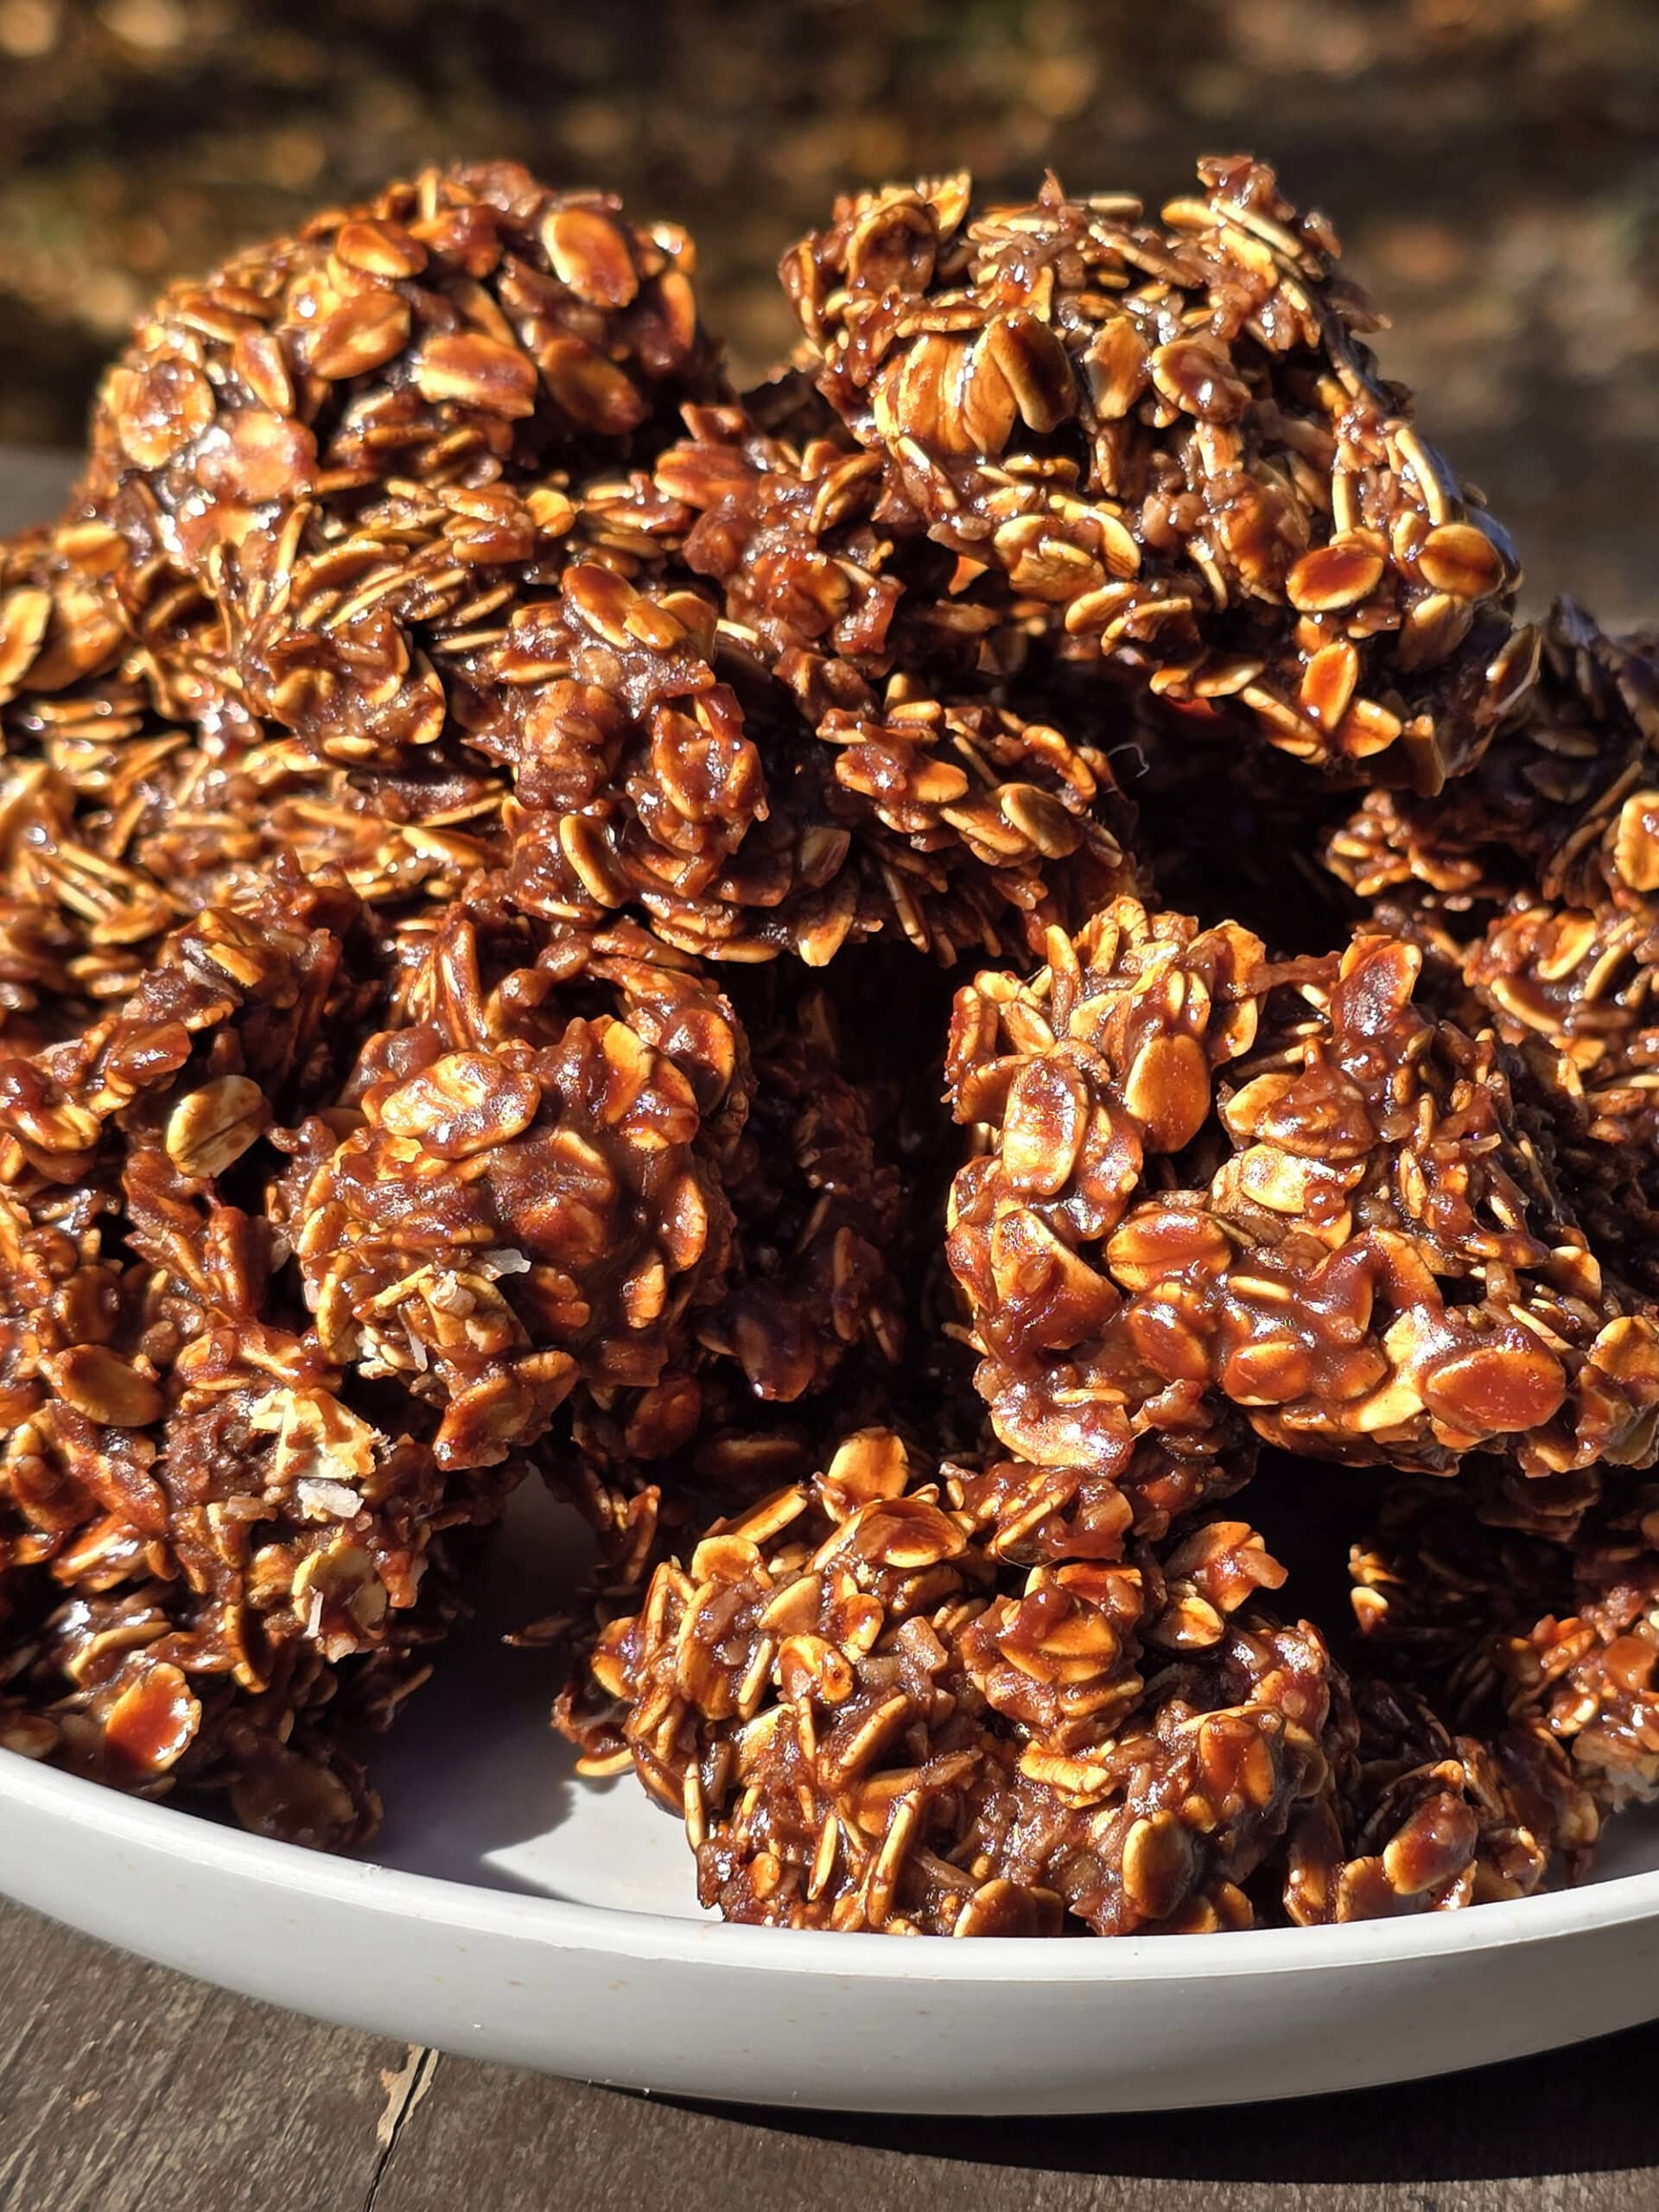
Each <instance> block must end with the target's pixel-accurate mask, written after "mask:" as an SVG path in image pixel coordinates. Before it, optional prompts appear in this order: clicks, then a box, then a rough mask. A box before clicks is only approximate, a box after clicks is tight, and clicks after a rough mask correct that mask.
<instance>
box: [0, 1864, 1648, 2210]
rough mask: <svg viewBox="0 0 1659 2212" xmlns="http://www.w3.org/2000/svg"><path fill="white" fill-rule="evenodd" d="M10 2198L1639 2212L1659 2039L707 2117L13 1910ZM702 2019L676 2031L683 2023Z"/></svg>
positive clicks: (38, 2202) (173, 2203) (290, 2206)
mask: <svg viewBox="0 0 1659 2212" xmlns="http://www.w3.org/2000/svg"><path fill="white" fill-rule="evenodd" d="M0 1988H3V1990H4V1992H5V2001H4V2003H3V2005H0V2212H544V2208H562V2207H567V2206H568V2207H571V2208H580V2212H657V2208H658V2206H667V2205H672V2206H673V2207H674V2208H675V2212H703V2208H705V2207H706V2208H709V2212H714V2208H716V2207H718V2208H721V2212H727V2208H730V2209H731V2212H747V2209H748V2208H750V2207H753V2208H754V2212H793V2208H795V2207H797V2206H799V2207H802V2208H808V2209H810V2212H816V2208H817V2207H818V2206H821V2205H823V2206H829V2205H834V2206H836V2207H841V2206H844V2205H854V2206H859V2207H861V2208H862V2209H863V2212H933V2208H934V2207H938V2208H939V2212H946V2208H949V2212H961V2207H962V2206H963V2204H964V2203H966V2204H971V2205H972V2206H973V2208H974V2212H1128V2208H1130V2207H1134V2208H1136V2212H1140V2208H1146V2209H1147V2212H1177V2208H1179V2212H1268V2208H1269V2207H1273V2208H1275V2212H1276V2208H1281V2207H1288V2208H1293V2212H1499V2208H1503V2212H1546V2208H1548V2212H1651V2207H1652V2206H1653V2205H1654V2204H1655V2202H1659V2171H1656V2169H1659V2107H1656V2101H1655V2100H1654V2098H1653V2096H1652V2094H1651V2083H1652V2082H1653V2081H1654V2079H1655V2076H1656V2068H1659V2026H1656V2027H1653V2028H1648V2029H1643V2030H1639V2031H1636V2032H1635V2033H1633V2034H1630V2035H1627V2036H1620V2037H1612V2038H1610V2039H1609V2040H1608V2041H1606V2042H1605V2043H1602V2044H1593V2045H1590V2046H1587V2047H1586V2048H1584V2049H1582V2050H1578V2051H1574V2052H1568V2053H1564V2054H1562V2055H1560V2056H1556V2057H1551V2058H1540V2059H1529V2060H1525V2061H1522V2063H1519V2064H1517V2065H1514V2066H1508V2067H1501V2068H1493V2069H1487V2070H1485V2071H1484V2072H1482V2073H1478V2074H1473V2075H1464V2076H1462V2077H1459V2078H1453V2079H1449V2080H1446V2081H1441V2082H1430V2083H1423V2084H1419V2085H1416V2086H1414V2087H1409V2088H1402V2089H1387V2090H1375V2091H1367V2092H1363V2093H1360V2094H1354V2095H1351V2096H1344V2097H1333V2098H1325V2099H1321V2100H1319V2101H1310V2102H1307V2103H1300V2104H1281V2105H1264V2106H1260V2107H1255V2108H1254V2109H1248V2108H1243V2109H1241V2108H1235V2109H1228V2110H1219V2111H1214V2112H1208V2113H1185V2114H1173V2115H1166V2116H1164V2117H1161V2118H1160V2117H1158V2116H1155V2115H1154V2116H1137V2115H1128V2116H1122V2117H1116V2118H1102V2119H1083V2120H1033V2121H1022V2120H968V2121H960V2120H952V2121H944V2120H938V2121H934V2120H925V2119H914V2120H900V2119H892V2118H864V2117H860V2116H857V2115H847V2116H839V2115H836V2114H827V2113H772V2112H759V2111H750V2110H747V2109H744V2108H741V2107H698V2106H694V2105H689V2104H681V2103H675V2102H666V2101H658V2100H652V2099H649V2098H639V2097H628V2096H623V2095H620V2094H617V2093H615V2092H614V2091H611V2090H606V2089H596V2088H588V2087H585V2086H583V2085H582V2084H579V2083H572V2082H556V2081H551V2080H548V2079H546V2078H543V2077H542V2076H539V2075H528V2074H522V2073H517V2072H514V2071H512V2070H511V2069H507V2068H505V2067H488V2066H480V2065H476V2064H474V2063H471V2062H467V2061H462V2060H458V2059H453V2058H447V2057H446V2058H439V2057H437V2056H435V2054H432V2053H429V2052H423V2051H421V2050H407V2049H404V2048H403V2047H400V2046H397V2045H393V2044H387V2043H385V2042H381V2041H378V2040H376V2039H374V2038H372V2037H365V2036H359V2035H354V2034H350V2033H347V2032H346V2031H336V2030H333V2029H328V2028H323V2027H319V2026H315V2025H314V2024H311V2023H309V2022H307V2021H303V2020H299V2019H296V2018H291V2017H289V2016H288V2015H286V2014H283V2013H280V2012H274V2011H272V2010H270V2008H269V2007H266V2006H264V2005H254V2004H251V2003H249V2002H247V2001H245V1999H239V1998H234V1997H230V1996H226V1995H224V1994H222V1993H219V1992H217V1991H213V1990H210V1989H207V1988H206V1987H204V1986H202V1985H200V1984H199V1983H195V1982H192V1981H188V1980H185V1979H184V1978H183V1977H181V1976H180V1975H176V1974H167V1973H164V1972H162V1970H161V1969H160V1968H157V1967H148V1966H145V1965H143V1964H142V1963H141V1962H139V1961H136V1960H132V1959H129V1958H126V1957H125V1956H124V1955H121V1954H119V1953H117V1952H112V1951H108V1950H105V1949H104V1948H102V1947H100V1946H99V1945H96V1944H92V1943H89V1942H86V1941H84V1940H83V1939H82V1938H80V1937H79V1936H73V1935H71V1934H69V1933H68V1932H67V1931H66V1930H64V1929H59V1928H56V1927H54V1926H53V1925H51V1924H50V1923H48V1922H46V1921H42V1920H39V1919H37V1918H35V1916H33V1915H32V1914H28V1913H24V1912H22V1911H20V1910H16V1908H13V1907H10V1906H0ZM695 2031H696V2025H695V2023H688V2026H687V2032H688V2033H695Z"/></svg>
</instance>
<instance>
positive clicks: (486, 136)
mask: <svg viewBox="0 0 1659 2212" xmlns="http://www.w3.org/2000/svg"><path fill="white" fill-rule="evenodd" d="M1243 147H1249V148H1250V149H1253V150H1255V151H1257V152H1259V153H1261V154H1262V155H1263V156H1267V157H1268V158H1270V159H1272V160H1274V162H1276V163H1277V164H1278V165H1279V168H1280V169H1281V174H1282V175H1283V176H1284V178H1285V179H1286V181H1287V185H1288V187H1289V188H1290V190H1291V191H1292V193H1293V194H1294V196H1296V197H1297V198H1299V199H1300V200H1305V201H1307V200H1311V201H1313V202H1316V203H1318V204H1319V205H1321V206H1323V207H1325V208H1326V209H1327V210H1328V212H1330V213H1332V214H1333V215H1334V216H1335V217H1336V219H1337V220H1338V226H1339V228H1340V229H1341V231H1342V233H1343V235H1344V239H1345V240H1346V242H1347V245H1348V248H1349V260H1350V263H1351V267H1352V270H1353V273H1354V274H1356V275H1357V277H1359V278H1360V279H1361V280H1362V281H1363V283H1366V284H1367V285H1368V286H1370V289H1372V291H1373V293H1374V294H1375V296H1376V297H1377V299H1378V301H1379V302H1380V303H1381V304H1382V305H1383V306H1384V307H1385V308H1387V309H1388V311H1389V313H1390V314H1391V315H1392V316H1393V319H1394V323H1395V328H1394V330H1393V331H1392V332H1391V333H1390V334H1389V335H1388V336H1387V338H1386V339H1385V340H1383V344H1382V347H1381V350H1382V352H1383V359H1384V363H1385V365H1386V366H1387V367H1388V368H1389V370H1390V372H1393V373H1394V374H1396V375H1398V376H1402V377H1403V378H1406V379H1407V380H1408V381H1409V382H1411V383H1412V384H1414V385H1416V386H1417V387H1418V389H1419V390H1420V391H1421V394H1422V395H1423V402H1422V409H1421V412H1422V416H1423V419H1424V421H1425V423H1426V425H1427V428H1428V429H1429V430H1430V431H1431V433H1432V434H1433V435H1435V436H1437V437H1438V438H1440V440H1441V442H1444V443H1445V444H1446V445H1447V446H1448V447H1449V448H1450V449H1451V451H1452V454H1453V455H1454V457H1455V458H1456V460H1457V461H1458V463H1459V466H1460V467H1462V468H1463V469H1464V471H1465V473H1466V474H1469V475H1471V476H1472V477H1473V478H1475V479H1476V480H1478V482H1479V483H1480V484H1481V485H1482V486H1484V489H1485V490H1486V491H1487V493H1489V494H1490V496H1491V498H1492V499H1493V501H1494V503H1495V504H1496V505H1497V507H1498V509H1499V512H1502V513H1503V514H1504V515H1505V516H1506V517H1507V518H1510V521H1511V523H1512V524H1513V525H1514V527H1515V528H1516V532H1517V535H1518V537H1519V538H1520V541H1521V544H1522V551H1523V554H1524V555H1525V556H1526V557H1527V559H1528V564H1529V570H1530V572H1531V576H1532V581H1533V586H1534V589H1533V593H1532V594H1531V595H1532V596H1534V597H1535V596H1537V595H1538V593H1539V591H1540V590H1541V589H1548V588H1556V587H1557V586H1560V585H1561V584H1562V583H1564V582H1567V581H1571V582H1573V584H1574V586H1575V588H1578V589H1579V590H1580V592H1581V593H1582V594H1583V595H1584V596H1585V597H1586V598H1587V599H1588V600H1589V601H1591V603H1592V604H1593V605H1596V606H1598V607H1599V608H1600V609H1601V610H1602V611H1603V612H1604V613H1605V614H1606V615H1607V616H1608V617H1609V618H1611V619H1619V618H1624V619H1630V618H1635V617H1637V616H1639V615H1640V614H1641V613H1643V611H1644V610H1645V608H1646V607H1647V606H1648V605H1649V601H1651V602H1652V603H1653V604H1654V605H1655V607H1656V610H1659V590H1654V591H1653V592H1651V593H1649V589H1648V588H1647V586H1646V584H1645V582H1644V580H1643V579H1644V572H1645V569H1646V568H1647V566H1648V564H1649V563H1650V562H1651V560H1652V556H1653V531H1652V525H1651V516H1652V513H1653V511H1654V508H1655V505H1656V495H1659V398H1656V389H1659V0H1095V4H1084V0H955V4H952V0H887V3H886V4H884V3H883V0H723V4H722V0H669V3H668V4H664V5H661V6H647V5H644V4H641V0H604V4H603V5H601V6H592V5H588V6H584V7H581V8H576V7H568V6H564V5H561V4H559V0H0V439H5V440H10V441H13V442H29V443H45V444H59V445H66V444H73V443H75V442H78V440H79V434H80V426H81V423H82V419H83V416H84V412H85V409H86V399H87V396H88V393H89V391H90V389H91V385H92V379H93V378H94V376H95V374H96V372H97V369H98V366H99V362H100V360H101V359H103V358H104V357H105V355H106V354H107V353H108V352H109V351H110V349H111V347H112V346H114V345H115V344H116V343H117V342H118V339H119V337H120V334H121V333H122V331H123V329H124V326H125V325H126V324H127V322H128V321H130V318H131V317H132V316H133V315H134V314H136V312H137V309H138V308H139V307H140V305H141V304H142V302H143V300H144V298H145V296H146V295H147V294H149V292H150V291H152V290H153V289H155V288H156V286H157V285H158V284H159V283H161V282H162V280H163V279H164V278H165V277H168V276H169V275H171V274H174V273H175V272H179V271H181V270H191V269H194V268H198V267H204V266H206V265H207V264H209V263H211V262H212V261H213V259H214V258H215V257H216V256H218V255H219V254H220V253H221V252H222V251H224V250H225V249H226V248H227V247H229V246H230V245H233V244H235V243H238V242H239V241H242V240H245V239H247V238H253V237H257V236H258V235H259V234H260V233H262V232H271V231H274V230H277V229H280V228H282V227H283V226H286V225H289V224H290V223H292V222H293V221H294V220H295V219H296V218H297V217H298V216H300V215H301V214H302V213H304V212H305V211H307V210H308V208H310V207H313V206H315V205H316V204H318V203H320V202H322V201H326V200H334V199H337V198H340V197H342V196H347V195H350V194H354V193H357V192H359V191H360V190H362V189H364V188H368V187H371V186H372V185H373V184H375V183H376V182H378V181H379V180H381V179H382V178H383V177H385V176H386V175H391V174H392V173H394V172H397V171H400V170H407V169H409V168H411V167H413V166H416V165H418V164H420V163H421V162H424V161H426V160H429V159H430V158H432V157H434V156H438V157H448V156H454V155H462V154H471V155H480V154H496V153H504V154H512V155H516V156H520V157H522V158H523V159H524V160H526V161H528V162H531V164H532V165H534V166H535V167H536V168H537V169H538V170H540V171H541V172H543V174H544V175H547V176H548V177H549V178H550V179H551V180H554V181H560V182H570V183H575V182H598V183H603V184H606V185H610V186H613V187H614V188H617V189H619V190H620V191H621V192H622V193H624V194H626V197H627V198H628V200H629V201H630V203H631V204H632V205H633V206H634V207H636V208H638V209H639V210H642V211H648V212H651V213H662V214H668V215H672V216H674V217H676V218H677V219H680V220H682V221H684V222H686V223H687V224H689V225H690V227H691V229H692V230H693V232H695V234H696V237H697V238H698V239H699V241H700V243H701V246H702V267H703V283H704V293H705V298H706V301H707V303H708V308H709V316H710V320H711V321H713V323H714V324H715V327H717V328H718V329H720V330H721V331H722V332H723V333H724V334H725V335H726V337H727V339H728V344H729V346H730V350H731V353H732V355H733V358H734V362H735V363H736V365H737V366H738V367H739V369H740V370H741V371H759V370H760V369H761V368H764V367H765V366H766V365H768V363H769V362H771V361H772V359H775V358H776V357H778V356H779V354H780V353H783V352H784V351H785V349H786V348H787V346H788V344H789V342H790V331H789V324H788V318H787V315H786V314H785V310H784V308H783V303H782V301H781V298H780V296H779V294H778V292H777V290H776V288H775V285H774V283H773V278H772V269H773V264H775V261H776V258H777V256H778V253H779V250H780V248H781V247H782V246H783V245H784V244H785V241H786V240H787V239H788V238H790V237H791V235H793V234H794V233H795V232H798V230H800V229H801V228H804V227H805V226H807V225H809V224H810V223H811V222H812V221H814V220H815V219H818V218H820V217H821V216H822V215H823V213H825V212H826V211H827V209H828V207H829V204H830V202H831V200H832V199H833V197H834V195H835V194H836V192H837V191H839V190H842V189H843V188H847V187H849V186H853V185H856V184H858V183H861V182H867V181H877V180H880V179H882V178H885V177H891V176H893V175H914V174H920V173H923V172H930V171H937V170H938V169H940V168H954V167H957V166H959V165H962V164H967V165H969V166H971V167H972V168H974V169H975V170H976V173H977V174H978V175H979V178H980V180H981V182H982V188H987V189H993V190H997V191H1007V192H1011V193H1014V194H1019V195H1020V196H1022V197H1023V196H1025V195H1026V194H1028V193H1029V192H1030V190H1031V189H1032V188H1033V185H1034V183H1035V182H1036V181H1037V178H1038V176H1039V173H1040V171H1041V169H1042V167H1043V165H1044V164H1045V163H1052V165H1053V166H1054V167H1055V168H1057V169H1058V172H1059V174H1060V175H1061V176H1062V177H1063V178H1064V179H1065V181H1067V182H1068V183H1069V184H1071V186H1073V187H1074V188H1077V189H1079V190H1089V189H1096V188H1122V187H1131V188H1135V189H1137V190H1140V191H1142V192H1144V193H1145V194H1147V196H1148V197H1149V198H1152V199H1154V200H1155V199H1156V198H1158V197H1160V196H1162V195H1166V194H1169V193H1171V192H1173V191H1175V190H1178V189H1179V188H1182V186H1183V185H1184V183H1185V180H1186V177H1187V175H1188V174H1189V172H1190V165H1191V161H1192V156H1194V155H1195V154H1196V153H1198V152H1200V151H1205V150H1234V149H1239V148H1243Z"/></svg>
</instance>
